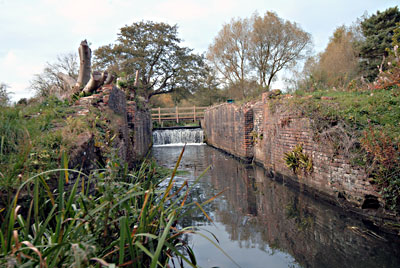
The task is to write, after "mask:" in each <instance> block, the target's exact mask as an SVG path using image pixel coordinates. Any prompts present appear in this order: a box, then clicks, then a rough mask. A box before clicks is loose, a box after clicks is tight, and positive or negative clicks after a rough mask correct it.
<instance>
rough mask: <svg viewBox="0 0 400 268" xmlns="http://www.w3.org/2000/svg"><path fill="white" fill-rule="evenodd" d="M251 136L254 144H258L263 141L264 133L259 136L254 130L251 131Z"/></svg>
mask: <svg viewBox="0 0 400 268" xmlns="http://www.w3.org/2000/svg"><path fill="white" fill-rule="evenodd" d="M250 135H251V137H252V139H253V144H255V145H256V144H257V143H259V142H260V141H262V140H263V136H264V135H263V133H261V134H259V133H258V132H257V131H255V130H252V131H251V133H250Z"/></svg>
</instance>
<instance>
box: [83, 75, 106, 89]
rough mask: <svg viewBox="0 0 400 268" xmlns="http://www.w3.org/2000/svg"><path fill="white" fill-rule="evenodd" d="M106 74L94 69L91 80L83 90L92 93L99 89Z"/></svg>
mask: <svg viewBox="0 0 400 268" xmlns="http://www.w3.org/2000/svg"><path fill="white" fill-rule="evenodd" d="M103 79H104V75H103V74H102V73H100V72H97V71H94V72H93V73H92V76H91V78H90V80H89V82H88V83H87V84H86V86H85V88H84V89H83V92H85V93H92V92H93V91H95V90H96V89H98V88H99V87H100V86H101V85H102V84H103V82H104V80H103Z"/></svg>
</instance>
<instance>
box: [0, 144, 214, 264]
mask: <svg viewBox="0 0 400 268" xmlns="http://www.w3.org/2000/svg"><path fill="white" fill-rule="evenodd" d="M183 152H184V149H183V150H182V153H181V155H180V157H179V159H178V161H177V163H176V166H175V169H174V170H173V171H172V173H170V174H169V175H168V176H160V173H159V172H157V167H156V165H155V164H154V163H153V162H151V161H144V162H143V163H142V165H141V166H140V167H139V168H138V169H137V170H136V171H134V172H128V171H127V169H126V168H125V167H124V166H121V165H120V164H119V163H118V162H117V161H109V162H108V163H107V165H106V167H105V168H104V169H99V170H94V171H93V172H91V174H89V175H86V174H83V173H82V172H80V171H77V170H70V169H68V168H67V167H68V161H67V160H66V156H65V154H64V155H63V157H62V161H61V163H62V165H63V168H61V169H53V170H49V171H45V172H41V173H39V174H37V175H35V176H32V177H31V178H29V179H28V180H26V181H25V182H23V183H22V184H21V185H20V187H19V188H18V190H17V192H16V194H15V196H14V199H13V201H12V203H11V204H10V205H9V206H8V207H7V208H3V209H2V210H1V212H0V219H1V221H2V223H1V229H0V266H2V267H4V266H5V267H117V266H118V267H152V268H155V267H183V266H184V265H185V266H186V267H197V262H196V257H195V255H194V253H193V250H192V248H191V247H190V246H189V245H188V243H187V241H186V239H185V236H186V235H187V234H194V233H198V232H197V230H196V229H195V228H194V227H179V224H178V222H179V219H181V218H182V217H184V216H185V214H187V213H191V212H192V211H193V210H194V209H200V210H202V211H203V212H204V213H205V211H204V210H203V209H202V206H204V205H205V204H207V203H209V202H211V201H212V200H213V199H214V198H215V197H216V196H215V197H213V198H211V199H209V200H207V201H205V202H203V203H201V204H199V203H197V202H189V199H188V196H189V195H190V192H191V189H192V188H193V187H194V186H195V184H196V183H197V182H198V180H199V179H200V178H201V177H202V176H200V177H199V178H198V179H197V181H196V182H195V183H193V184H192V185H189V183H188V182H187V181H186V182H184V183H183V185H182V186H180V187H173V186H174V182H175V174H176V171H177V168H178V166H179V163H180V160H181V158H182V155H183ZM206 171H207V170H205V171H204V172H206ZM203 174H204V173H203ZM54 175H57V176H58V186H57V187H54V188H56V189H54V190H52V189H51V186H49V180H51V179H52V178H53V180H54ZM161 185H163V186H161ZM23 193H24V196H25V197H23ZM26 196H29V198H26ZM206 217H208V215H206ZM200 235H202V236H204V235H203V234H200ZM206 238H207V239H208V240H209V241H210V242H211V243H212V244H214V245H215V246H217V247H218V245H217V243H215V242H214V240H212V239H210V238H208V237H206Z"/></svg>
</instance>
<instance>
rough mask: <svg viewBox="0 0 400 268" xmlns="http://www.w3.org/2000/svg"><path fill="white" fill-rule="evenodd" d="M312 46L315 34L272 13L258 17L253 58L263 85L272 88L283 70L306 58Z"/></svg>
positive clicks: (251, 54)
mask: <svg viewBox="0 0 400 268" xmlns="http://www.w3.org/2000/svg"><path fill="white" fill-rule="evenodd" d="M310 45H311V35H310V34H309V33H307V32H305V31H304V30H302V29H301V28H300V27H299V26H298V25H297V24H296V23H295V22H290V21H285V20H283V19H281V18H279V17H278V16H277V14H276V13H274V12H269V11H268V12H266V13H265V15H264V17H260V16H258V15H254V16H253V29H252V32H251V47H250V54H249V59H250V62H251V65H252V66H253V68H254V69H255V70H256V71H257V73H258V79H259V84H260V85H261V86H263V87H266V88H269V87H270V85H271V83H272V81H273V79H274V78H275V76H276V74H277V73H278V72H279V71H281V70H282V69H284V68H286V67H290V66H293V65H295V64H296V63H297V62H298V61H300V60H303V59H305V57H306V55H307V54H308V52H309V48H310Z"/></svg>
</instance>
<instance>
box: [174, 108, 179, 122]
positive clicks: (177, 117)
mask: <svg viewBox="0 0 400 268" xmlns="http://www.w3.org/2000/svg"><path fill="white" fill-rule="evenodd" d="M175 113H176V123H179V113H178V106H175Z"/></svg>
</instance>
